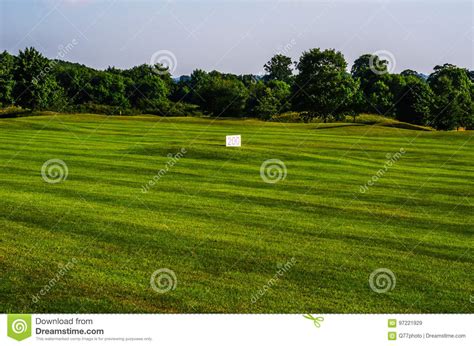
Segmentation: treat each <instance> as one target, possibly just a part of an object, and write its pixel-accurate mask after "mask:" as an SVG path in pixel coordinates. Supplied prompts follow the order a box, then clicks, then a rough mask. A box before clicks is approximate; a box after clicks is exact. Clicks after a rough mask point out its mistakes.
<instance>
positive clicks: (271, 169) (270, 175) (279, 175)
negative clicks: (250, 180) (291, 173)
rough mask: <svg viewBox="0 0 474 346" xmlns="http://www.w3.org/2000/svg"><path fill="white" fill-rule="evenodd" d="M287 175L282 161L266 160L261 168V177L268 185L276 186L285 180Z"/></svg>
mask: <svg viewBox="0 0 474 346" xmlns="http://www.w3.org/2000/svg"><path fill="white" fill-rule="evenodd" d="M286 175H287V170H286V165H285V163H284V162H283V161H282V160H279V159H270V160H266V161H264V162H263V163H262V165H261V166H260V177H261V178H262V180H263V181H264V182H266V183H267V184H276V183H278V182H279V181H282V180H285V178H286Z"/></svg>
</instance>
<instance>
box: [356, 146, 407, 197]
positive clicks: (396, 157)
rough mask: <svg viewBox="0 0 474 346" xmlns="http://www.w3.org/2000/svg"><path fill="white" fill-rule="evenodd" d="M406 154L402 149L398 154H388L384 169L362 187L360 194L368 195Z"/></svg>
mask: <svg viewBox="0 0 474 346" xmlns="http://www.w3.org/2000/svg"><path fill="white" fill-rule="evenodd" d="M405 153H406V151H405V149H404V148H400V150H399V151H398V152H396V153H395V154H393V155H392V154H387V155H386V156H385V157H386V158H387V160H386V161H385V163H384V165H383V168H381V169H379V170H378V171H377V172H376V173H375V174H374V175H373V176H372V177H371V178H370V179H369V180H368V181H367V183H365V184H364V185H360V187H359V191H360V193H366V192H367V191H369V188H370V187H371V186H374V185H375V184H376V183H377V181H379V179H381V178H382V177H383V176H384V175H385V173H387V172H388V170H389V169H390V168H391V167H392V166H393V165H394V164H395V163H396V162H397V161H398V160H400V159H401V158H402V156H403V155H404V154H405Z"/></svg>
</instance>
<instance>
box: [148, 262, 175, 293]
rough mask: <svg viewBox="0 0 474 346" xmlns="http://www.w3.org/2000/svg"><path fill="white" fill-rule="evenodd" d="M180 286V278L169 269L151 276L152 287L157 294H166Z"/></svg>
mask: <svg viewBox="0 0 474 346" xmlns="http://www.w3.org/2000/svg"><path fill="white" fill-rule="evenodd" d="M177 285H178V277H177V276H176V274H175V272H174V271H173V270H171V269H168V268H160V269H158V270H155V271H154V272H153V274H151V278H150V286H151V288H152V289H153V291H155V292H157V293H160V294H162V293H166V292H169V291H171V290H175V289H176V286H177Z"/></svg>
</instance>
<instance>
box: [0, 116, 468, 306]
mask: <svg viewBox="0 0 474 346" xmlns="http://www.w3.org/2000/svg"><path fill="white" fill-rule="evenodd" d="M39 130H41V131H39ZM237 133H240V134H242V135H243V147H242V148H225V146H223V144H224V136H225V135H226V134H237ZM472 135H473V134H472V132H464V133H441V132H422V131H411V130H402V129H396V128H386V127H379V126H363V125H357V126H352V125H349V124H326V125H323V124H317V125H315V124H310V125H306V124H276V123H261V122H257V121H252V120H248V121H232V120H227V121H215V122H212V121H211V120H205V119H192V118H179V119H176V118H174V119H173V118H162V119H160V118H156V117H103V116H86V115H81V116H44V117H29V118H18V119H4V120H0V138H1V143H2V145H1V147H0V160H1V165H2V169H1V170H0V203H1V204H0V236H1V239H0V272H1V281H0V311H1V312H7V311H30V312H46V311H48V312H307V311H322V312H468V311H470V309H472V304H471V303H470V302H469V298H470V294H471V293H472V291H473V286H472V263H473V253H472V250H473V238H472V224H473V216H472V215H473V205H474V199H473V197H472V196H471V194H472V191H473V187H474V184H473V181H474V151H473V145H472V142H470V141H469V140H470V139H471V138H472ZM181 147H184V148H186V149H187V154H186V156H185V158H183V159H181V160H180V161H179V162H178V163H177V164H176V165H175V166H174V167H172V168H171V170H170V171H169V172H168V173H167V174H166V175H165V176H164V177H163V178H161V179H160V180H159V181H158V183H157V184H156V185H155V186H154V187H152V188H151V189H150V192H149V193H147V194H143V193H142V192H141V186H142V185H144V184H146V182H147V181H148V180H149V179H151V178H152V177H153V176H154V175H155V174H157V172H158V171H159V170H160V169H162V168H164V167H165V164H166V161H167V160H168V159H167V157H166V156H167V154H168V153H173V154H174V153H177V152H178V151H179V149H180V148H181ZM402 147H403V148H405V150H406V154H405V155H404V156H403V158H402V159H401V160H400V161H398V162H397V163H396V164H395V165H394V166H393V167H392V168H391V169H390V170H389V171H388V172H387V173H386V174H385V176H384V177H383V178H381V179H380V180H379V181H378V182H377V183H376V185H375V186H373V187H372V188H370V190H369V191H368V192H367V193H365V194H362V193H360V192H359V186H360V185H361V184H364V183H366V182H367V180H368V179H370V177H371V176H372V175H374V174H375V173H376V172H377V171H378V170H379V169H380V168H382V167H383V164H384V162H385V161H386V154H387V153H392V154H393V153H395V152H398V151H399V150H400V148H402ZM52 158H60V159H62V160H64V161H65V162H66V163H67V165H68V167H69V176H68V179H67V180H66V181H64V182H62V183H59V184H47V183H45V182H44V181H43V180H42V178H41V174H40V170H41V166H42V165H43V163H44V162H45V161H46V160H49V159H52ZM272 158H277V159H280V160H283V161H284V162H285V164H286V166H287V169H288V175H287V178H286V179H285V180H284V181H280V182H279V183H277V184H266V183H264V182H263V181H262V179H261V178H260V175H259V169H260V165H261V163H262V162H263V161H264V160H267V159H272ZM73 257H75V258H77V260H78V263H77V265H76V266H75V267H74V268H73V270H71V271H69V272H68V273H67V274H66V275H65V276H64V277H62V278H61V279H60V280H59V281H58V283H56V284H55V285H54V287H52V289H51V291H50V292H49V293H48V294H46V295H45V296H43V297H42V298H41V300H40V301H39V302H37V303H36V304H35V303H32V300H31V296H32V295H33V294H37V293H38V291H39V290H40V289H41V287H43V286H44V285H47V284H48V281H49V280H50V279H52V278H54V277H55V275H56V273H57V272H58V266H59V265H61V264H62V265H65V264H66V263H67V262H68V261H70V260H71V258H73ZM292 257H294V258H295V260H296V264H295V265H294V267H293V268H292V269H291V270H289V271H288V272H287V273H286V274H285V275H284V276H283V277H281V279H280V280H279V281H278V282H277V283H276V284H275V285H274V286H273V287H272V289H270V290H269V291H268V292H267V293H266V294H265V295H264V296H263V297H262V298H260V299H259V300H258V301H257V302H256V303H255V304H252V303H251V296H252V295H253V294H255V293H256V292H257V291H258V290H259V289H261V288H262V286H263V285H265V284H266V283H267V282H268V280H270V279H271V278H272V277H273V276H274V275H275V273H276V272H277V270H278V266H279V265H281V264H284V263H286V262H287V261H289V260H290V259H291V258H292ZM163 267H165V268H170V269H172V270H174V271H175V273H176V275H177V277H178V285H177V288H176V290H174V291H170V292H168V293H166V294H158V293H156V292H154V291H153V290H152V289H151V288H150V275H151V273H153V271H155V270H156V269H159V268H163ZM377 268H389V269H391V270H392V271H393V272H394V273H395V275H396V278H397V283H396V287H395V289H394V290H393V291H391V292H390V293H387V294H377V293H375V292H373V291H372V290H371V289H370V288H369V284H368V277H369V275H370V273H371V272H372V271H373V270H375V269H377Z"/></svg>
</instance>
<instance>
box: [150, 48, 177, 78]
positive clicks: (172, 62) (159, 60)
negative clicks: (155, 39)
mask: <svg viewBox="0 0 474 346" xmlns="http://www.w3.org/2000/svg"><path fill="white" fill-rule="evenodd" d="M150 65H151V66H152V67H153V71H154V72H155V73H157V74H166V73H168V72H169V73H170V74H173V73H174V72H175V71H176V68H177V67H178V60H177V59H176V56H175V55H174V54H173V52H170V51H169V50H159V51H157V52H155V53H154V54H153V55H152V56H151V59H150Z"/></svg>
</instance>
